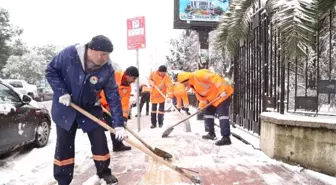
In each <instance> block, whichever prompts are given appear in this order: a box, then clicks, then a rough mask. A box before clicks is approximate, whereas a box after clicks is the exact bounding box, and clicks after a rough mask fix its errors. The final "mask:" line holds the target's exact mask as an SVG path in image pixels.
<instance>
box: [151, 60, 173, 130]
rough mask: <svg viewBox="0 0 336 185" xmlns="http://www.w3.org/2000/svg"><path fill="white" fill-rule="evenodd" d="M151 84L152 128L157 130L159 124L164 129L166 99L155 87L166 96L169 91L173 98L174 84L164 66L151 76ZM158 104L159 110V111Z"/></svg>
mask: <svg viewBox="0 0 336 185" xmlns="http://www.w3.org/2000/svg"><path fill="white" fill-rule="evenodd" d="M149 84H150V86H151V92H150V101H151V103H152V113H151V122H152V126H151V128H155V127H156V123H157V122H158V123H159V127H162V125H163V119H164V108H165V101H166V98H165V97H164V96H162V95H161V93H160V92H159V91H158V90H157V89H156V88H155V87H154V86H156V87H157V88H158V89H160V91H161V92H162V93H163V94H164V95H166V94H167V91H168V96H169V97H171V96H172V82H171V79H170V77H169V76H168V74H167V67H166V66H164V65H162V66H160V67H159V69H158V70H157V71H153V72H152V73H151V74H150V76H149ZM158 104H159V110H157V105H158ZM156 117H157V119H156Z"/></svg>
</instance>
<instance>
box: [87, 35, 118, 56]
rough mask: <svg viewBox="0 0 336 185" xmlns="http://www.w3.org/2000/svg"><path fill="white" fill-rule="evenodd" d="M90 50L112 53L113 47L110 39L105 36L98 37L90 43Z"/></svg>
mask: <svg viewBox="0 0 336 185" xmlns="http://www.w3.org/2000/svg"><path fill="white" fill-rule="evenodd" d="M88 48H89V49H92V50H96V51H104V52H109V53H111V52H112V51H113V45H112V42H111V41H110V39H109V38H107V37H105V36H104V35H97V36H95V37H93V38H92V40H91V41H90V42H89V43H88Z"/></svg>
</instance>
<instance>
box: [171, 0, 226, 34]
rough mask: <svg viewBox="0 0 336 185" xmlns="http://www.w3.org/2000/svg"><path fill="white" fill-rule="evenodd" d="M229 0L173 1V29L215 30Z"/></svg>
mask: <svg viewBox="0 0 336 185" xmlns="http://www.w3.org/2000/svg"><path fill="white" fill-rule="evenodd" d="M230 1H231V0H174V29H192V30H203V31H205V30H208V31H211V30H213V29H215V28H216V27H217V26H218V24H219V21H220V18H221V16H222V15H223V13H225V12H226V11H227V10H228V8H229V4H230Z"/></svg>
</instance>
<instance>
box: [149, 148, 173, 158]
mask: <svg viewBox="0 0 336 185" xmlns="http://www.w3.org/2000/svg"><path fill="white" fill-rule="evenodd" d="M153 152H154V154H156V155H157V156H160V157H162V158H164V159H171V158H173V156H172V155H171V154H170V153H168V152H166V151H163V150H161V149H159V148H155V149H154V151H153Z"/></svg>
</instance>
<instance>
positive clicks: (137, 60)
mask: <svg viewBox="0 0 336 185" xmlns="http://www.w3.org/2000/svg"><path fill="white" fill-rule="evenodd" d="M136 65H137V68H138V70H139V71H140V66H139V49H136ZM139 97H140V78H138V79H137V98H136V101H137V102H136V105H137V124H138V132H140V98H139Z"/></svg>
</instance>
